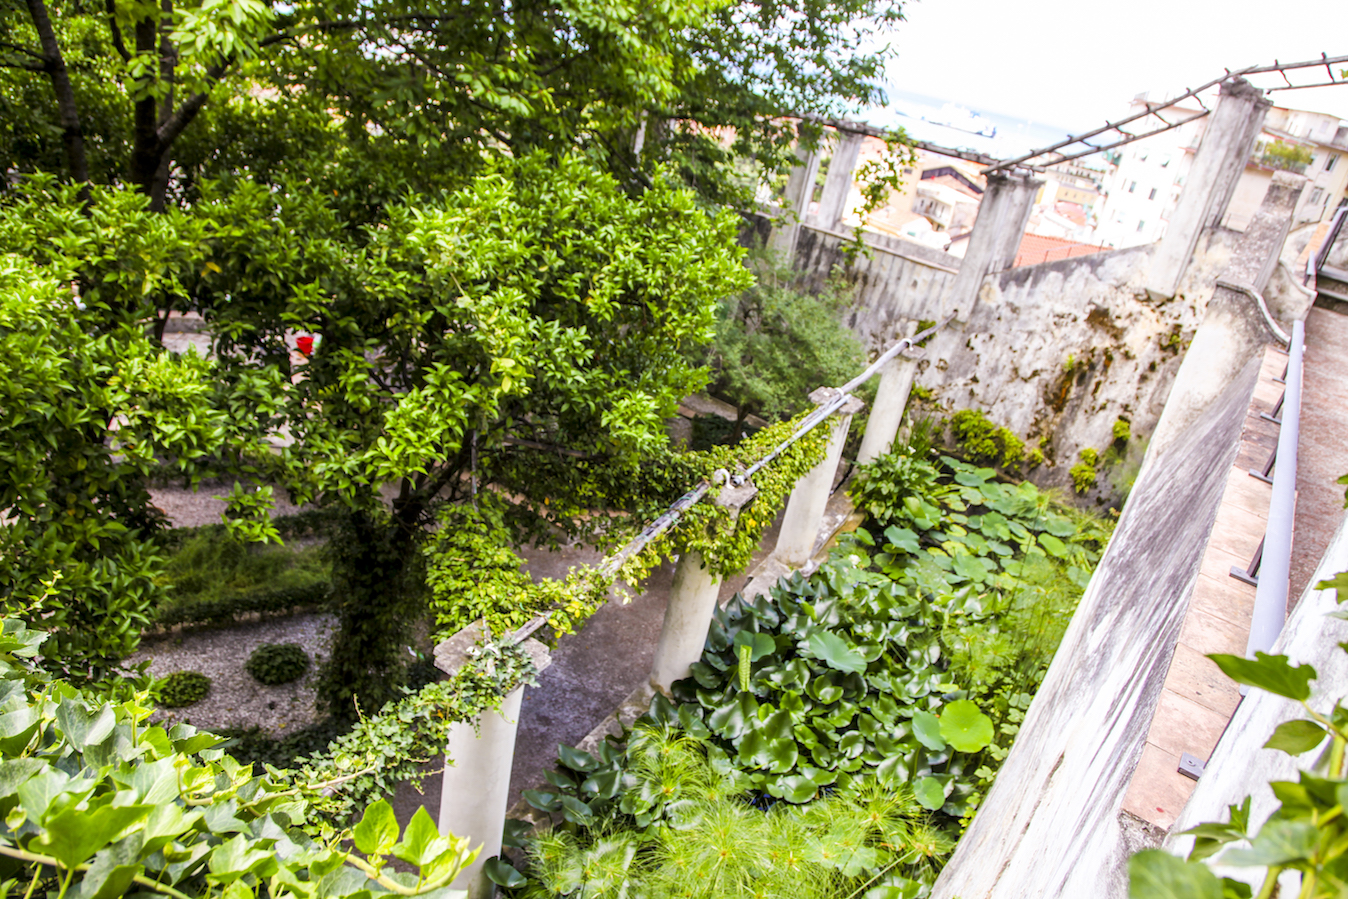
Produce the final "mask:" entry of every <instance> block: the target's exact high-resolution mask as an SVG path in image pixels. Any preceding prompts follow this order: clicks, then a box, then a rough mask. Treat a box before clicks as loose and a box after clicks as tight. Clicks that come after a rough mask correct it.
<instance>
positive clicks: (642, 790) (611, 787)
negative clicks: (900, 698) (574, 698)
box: [500, 701, 950, 899]
mask: <svg viewBox="0 0 1348 899" xmlns="http://www.w3.org/2000/svg"><path fill="white" fill-rule="evenodd" d="M659 719H666V720H665V723H662V722H661V720H659ZM682 725H688V726H690V727H691V728H693V730H691V731H690V730H685V729H683V726H682ZM706 736H707V734H706V731H705V729H701V728H700V726H699V725H698V722H697V721H696V719H690V718H688V717H686V716H684V717H683V718H682V723H681V722H680V719H679V718H678V716H676V715H674V714H673V709H672V707H670V706H669V705H668V704H667V703H666V704H660V703H659V701H657V705H656V706H655V707H654V708H653V709H652V715H651V716H647V717H645V718H643V719H642V720H641V721H639V722H638V723H637V724H636V726H635V727H634V729H633V730H632V731H631V732H630V733H629V735H628V737H627V739H626V740H625V741H624V742H623V743H622V744H620V745H617V746H615V745H613V744H609V743H606V744H603V745H602V746H600V748H599V750H598V754H597V756H596V755H590V754H588V753H585V752H581V751H578V750H574V749H570V748H567V747H563V748H562V752H561V763H560V765H559V766H558V769H557V770H556V771H554V772H549V779H550V781H551V784H552V789H551V790H550V791H547V792H533V791H531V792H530V793H529V795H528V798H529V799H530V801H532V802H534V803H536V804H538V805H540V806H543V807H546V808H549V809H552V810H554V811H555V812H557V813H558V814H560V815H561V816H562V818H563V821H564V823H563V824H562V826H559V827H556V828H554V829H552V830H551V831H549V832H548V833H546V834H543V835H542V836H540V837H539V838H538V839H537V840H536V841H534V842H533V843H532V846H531V852H530V856H529V858H530V863H529V865H528V867H527V870H528V873H529V876H530V878H531V880H532V883H531V884H530V885H529V886H527V887H526V888H525V889H523V890H521V891H520V892H519V893H518V894H517V895H520V896H523V897H546V896H585V897H592V899H607V897H616V896H621V895H634V894H635V895H642V896H650V897H652V899H655V897H661V899H663V897H681V896H744V897H782V896H791V897H796V899H813V897H818V899H824V897H830V899H832V897H858V896H861V895H862V894H863V893H864V894H865V895H867V896H872V897H879V896H889V897H911V896H913V895H915V891H914V890H912V888H911V885H912V884H913V879H911V878H909V877H905V876H904V875H905V874H915V875H917V878H919V879H920V878H921V877H922V875H921V874H920V873H919V872H922V871H926V872H931V871H932V868H931V866H932V864H933V859H934V858H937V857H940V856H941V855H944V854H945V853H946V852H948V851H949V850H950V845H949V842H948V840H947V839H946V838H945V837H944V836H943V835H942V834H940V833H939V832H938V831H937V830H936V829H935V828H933V827H932V826H931V825H930V823H929V822H928V821H927V816H926V813H925V812H924V810H923V809H922V808H921V806H919V805H918V804H917V802H916V801H914V799H913V797H912V794H911V793H909V792H907V791H904V790H899V791H890V790H886V789H883V788H880V787H879V786H878V785H877V784H874V783H872V784H869V785H866V786H862V787H859V788H858V789H856V790H853V791H843V792H837V793H834V794H833V795H832V796H830V797H828V798H826V799H821V800H820V801H818V802H815V803H811V804H810V805H807V806H796V805H790V804H788V803H778V804H776V805H773V806H772V807H771V808H769V809H767V810H766V811H765V810H764V809H762V808H761V807H757V806H758V805H759V804H758V803H755V801H754V797H755V791H754V790H753V788H752V785H751V784H750V782H749V780H748V778H747V777H745V775H744V774H743V772H741V771H740V770H738V768H737V766H736V765H735V764H734V763H733V762H732V761H731V760H730V759H729V758H728V757H727V756H726V755H725V753H724V752H723V751H721V750H720V749H718V748H717V747H716V746H714V745H710V744H708V743H707V742H706V741H705V737H706ZM634 824H635V826H633V825H634ZM509 873H513V872H509ZM516 877H518V875H516ZM519 879H520V880H522V879H523V878H519ZM500 880H501V882H510V878H509V875H508V874H507V876H506V877H504V878H501V879H500ZM905 885H907V888H905Z"/></svg>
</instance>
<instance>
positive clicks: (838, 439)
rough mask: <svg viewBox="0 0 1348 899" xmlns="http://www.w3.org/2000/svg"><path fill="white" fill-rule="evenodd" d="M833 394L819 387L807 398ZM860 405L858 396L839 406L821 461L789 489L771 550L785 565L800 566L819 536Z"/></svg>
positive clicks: (817, 402) (825, 399)
mask: <svg viewBox="0 0 1348 899" xmlns="http://www.w3.org/2000/svg"><path fill="white" fill-rule="evenodd" d="M835 394H836V391H835V390H834V388H832V387H820V388H819V389H818V390H816V391H815V392H814V393H811V394H810V401H811V402H813V403H814V404H815V405H816V406H819V405H823V404H824V403H826V402H828V401H829V400H830V399H832V398H833V396H834V395H835ZM861 407H862V402H861V400H858V399H856V398H853V399H851V400H848V402H847V404H846V405H844V406H843V407H842V408H841V409H839V410H838V413H837V414H836V415H835V416H834V419H833V424H832V433H831V434H830V436H829V440H828V449H827V450H825V452H824V458H823V461H821V462H820V463H819V464H818V465H816V466H815V467H814V468H811V469H810V470H809V471H808V472H806V474H805V475H804V476H803V477H801V479H800V480H799V481H797V482H796V486H795V489H794V490H792V491H791V498H790V499H788V500H787V502H786V513H785V515H784V516H783V517H782V530H781V533H780V534H779V535H778V537H777V548H776V549H775V550H773V553H772V554H773V556H774V557H776V558H777V559H779V560H781V561H782V562H783V563H784V564H786V565H790V566H792V567H794V568H799V567H800V566H802V565H804V564H805V563H807V562H809V561H810V556H811V554H812V553H813V551H814V542H815V540H816V538H817V537H818V536H819V523H820V522H821V521H822V520H823V518H824V508H825V507H826V506H827V505H828V497H829V491H831V490H832V489H833V477H834V475H836V474H837V473H838V461H839V460H840V459H841V458H842V451H843V444H845V443H846V442H847V430H848V428H849V427H851V424H852V416H853V415H855V414H856V413H857V412H858V411H860V409H861Z"/></svg>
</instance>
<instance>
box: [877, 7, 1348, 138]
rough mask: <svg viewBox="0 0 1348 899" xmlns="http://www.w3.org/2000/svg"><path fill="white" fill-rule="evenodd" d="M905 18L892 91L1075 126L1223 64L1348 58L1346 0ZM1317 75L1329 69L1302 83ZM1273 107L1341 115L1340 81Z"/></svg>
mask: <svg viewBox="0 0 1348 899" xmlns="http://www.w3.org/2000/svg"><path fill="white" fill-rule="evenodd" d="M904 14H905V16H906V18H907V22H905V23H902V24H900V25H899V26H898V29H897V31H896V32H895V34H894V35H893V38H892V43H893V45H894V47H895V48H897V50H898V59H897V61H895V62H894V63H892V64H891V66H890V69H889V75H890V80H891V82H892V83H893V84H894V85H895V87H898V88H900V89H903V90H906V91H911V92H913V93H918V94H924V95H927V96H931V97H938V98H940V99H943V100H950V101H953V102H955V103H960V104H963V105H965V106H968V107H970V108H973V109H978V110H982V111H985V112H998V113H1002V114H1004V115H1010V116H1018V117H1022V118H1027V119H1030V120H1033V121H1036V122H1044V123H1051V124H1054V125H1058V126H1061V127H1062V128H1066V129H1070V130H1072V131H1081V130H1085V129H1089V128H1092V127H1095V126H1097V125H1100V124H1103V123H1104V122H1105V121H1107V120H1108V119H1110V118H1112V117H1117V116H1119V115H1121V114H1122V113H1123V112H1124V111H1125V110H1126V108H1127V104H1128V101H1129V100H1130V99H1131V98H1132V97H1133V96H1134V95H1136V94H1138V93H1141V92H1143V91H1146V90H1155V91H1160V92H1167V91H1168V92H1170V93H1176V92H1180V91H1182V90H1183V89H1184V88H1186V87H1192V86H1197V85H1198V84H1201V83H1203V82H1206V81H1210V80H1211V79H1213V78H1216V77H1217V76H1219V75H1220V74H1221V73H1222V70H1223V69H1227V68H1229V69H1239V68H1243V67H1245V66H1250V65H1268V64H1272V62H1273V60H1274V59H1275V58H1276V59H1278V60H1281V61H1282V62H1288V61H1293V60H1295V61H1301V60H1307V59H1315V58H1318V57H1319V56H1320V54H1321V53H1327V54H1329V56H1330V57H1334V56H1348V0H1284V2H1279V0H1259V2H1255V0H1124V2H1121V3H1102V2H1100V0H1029V2H1020V3H1016V2H1007V0H911V2H909V3H907V4H905V7H904ZM1344 68H1348V63H1344V64H1341V65H1339V66H1337V67H1335V77H1338V75H1339V70H1341V69H1344ZM1315 72H1318V75H1319V76H1320V78H1321V79H1322V78H1323V77H1325V76H1326V75H1327V73H1326V72H1325V70H1324V68H1320V69H1318V70H1307V71H1306V72H1305V73H1303V75H1302V76H1301V79H1302V81H1307V80H1311V79H1312V78H1313V77H1315V75H1314V73H1315ZM1291 77H1292V80H1293V81H1294V82H1296V81H1297V80H1298V76H1296V75H1295V74H1293V75H1292V76H1291ZM1270 78H1272V80H1269V79H1270ZM1282 83H1283V82H1282V81H1281V79H1279V78H1277V76H1268V75H1265V76H1262V79H1261V80H1260V81H1256V84H1257V85H1258V86H1261V87H1267V86H1270V85H1272V84H1282ZM1273 102H1274V103H1276V104H1277V105H1279V106H1289V107H1292V108H1296V109H1311V110H1315V111H1317V112H1328V113H1332V114H1334V115H1337V116H1339V117H1340V118H1343V119H1348V84H1344V85H1342V86H1337V87H1329V88H1321V89H1319V90H1297V91H1284V92H1279V93H1275V94H1274V95H1273Z"/></svg>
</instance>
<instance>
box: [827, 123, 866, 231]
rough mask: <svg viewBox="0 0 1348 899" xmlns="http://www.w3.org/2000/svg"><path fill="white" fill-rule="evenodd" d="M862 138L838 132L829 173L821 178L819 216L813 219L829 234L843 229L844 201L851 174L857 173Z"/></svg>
mask: <svg viewBox="0 0 1348 899" xmlns="http://www.w3.org/2000/svg"><path fill="white" fill-rule="evenodd" d="M865 138H866V136H865V135H864V134H859V133H856V132H852V131H841V132H839V133H838V138H837V140H836V141H835V143H834V147H833V158H832V159H830V160H829V163H828V174H827V175H826V176H825V177H824V192H823V194H822V195H821V196H820V197H819V215H818V216H817V217H816V219H815V221H817V222H818V223H819V227H821V228H824V229H826V230H828V231H837V230H838V229H839V228H841V227H842V222H843V217H844V216H846V215H847V198H848V197H849V196H851V194H852V173H853V172H855V171H856V168H857V158H858V157H860V155H861V142H862V141H863V140H865Z"/></svg>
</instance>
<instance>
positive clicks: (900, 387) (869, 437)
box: [857, 326, 922, 465]
mask: <svg viewBox="0 0 1348 899" xmlns="http://www.w3.org/2000/svg"><path fill="white" fill-rule="evenodd" d="M914 327H915V326H914ZM913 330H914V328H910V329H909V333H910V334H911V333H913ZM921 358H922V350H920V349H918V348H916V347H914V348H912V349H909V350H905V351H904V352H903V353H900V354H899V355H897V356H895V357H894V358H893V359H891V360H889V362H887V363H885V367H884V368H882V369H880V387H879V389H878V390H877V391H876V393H875V405H874V406H872V407H871V415H870V418H869V419H868V420H867V422H866V433H865V434H864V435H862V438H861V449H859V450H857V464H858V465H865V464H866V463H867V462H870V461H871V460H872V459H875V458H876V457H878V456H883V455H884V454H885V453H887V452H889V449H890V447H891V446H893V445H894V437H895V435H897V434H898V433H899V425H900V424H902V423H903V410H904V409H905V408H907V406H908V394H909V393H911V392H912V389H913V378H914V377H916V375H917V363H918V361H919V360H920V359H921Z"/></svg>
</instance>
